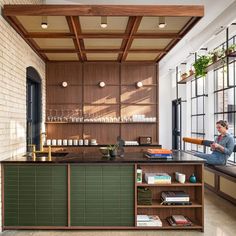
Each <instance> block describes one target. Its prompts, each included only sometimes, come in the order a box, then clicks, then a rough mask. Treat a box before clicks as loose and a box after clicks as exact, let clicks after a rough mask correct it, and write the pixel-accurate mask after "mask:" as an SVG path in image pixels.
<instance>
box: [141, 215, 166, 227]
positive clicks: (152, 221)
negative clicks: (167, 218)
mask: <svg viewBox="0 0 236 236" xmlns="http://www.w3.org/2000/svg"><path fill="white" fill-rule="evenodd" d="M137 226H152V227H162V221H161V219H160V218H159V216H157V215H137Z"/></svg>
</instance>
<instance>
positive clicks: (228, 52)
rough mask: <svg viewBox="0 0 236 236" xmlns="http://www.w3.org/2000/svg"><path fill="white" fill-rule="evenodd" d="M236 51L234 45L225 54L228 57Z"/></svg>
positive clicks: (235, 45)
mask: <svg viewBox="0 0 236 236" xmlns="http://www.w3.org/2000/svg"><path fill="white" fill-rule="evenodd" d="M235 50H236V44H232V45H230V46H229V47H228V48H227V49H226V50H225V54H226V55H230V54H231V53H233V52H234V51H235Z"/></svg>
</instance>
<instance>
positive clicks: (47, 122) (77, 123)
mask: <svg viewBox="0 0 236 236" xmlns="http://www.w3.org/2000/svg"><path fill="white" fill-rule="evenodd" d="M156 123H157V122H144V121H142V122H141V121H140V122H63V121H62V122H57V121H46V122H45V124H76V125H79V124H156Z"/></svg>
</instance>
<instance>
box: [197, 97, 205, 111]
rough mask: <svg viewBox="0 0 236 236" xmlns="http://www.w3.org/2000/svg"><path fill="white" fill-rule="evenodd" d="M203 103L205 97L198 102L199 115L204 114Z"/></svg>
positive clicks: (199, 98)
mask: <svg viewBox="0 0 236 236" xmlns="http://www.w3.org/2000/svg"><path fill="white" fill-rule="evenodd" d="M203 102H204V97H198V101H197V114H203V113H204V110H203Z"/></svg>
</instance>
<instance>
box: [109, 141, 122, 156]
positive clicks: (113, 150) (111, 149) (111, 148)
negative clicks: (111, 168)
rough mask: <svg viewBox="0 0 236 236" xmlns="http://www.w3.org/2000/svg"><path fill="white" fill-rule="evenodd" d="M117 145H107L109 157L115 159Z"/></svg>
mask: <svg viewBox="0 0 236 236" xmlns="http://www.w3.org/2000/svg"><path fill="white" fill-rule="evenodd" d="M118 146H119V145H118V144H114V145H109V146H108V147H107V149H108V150H109V154H110V156H111V157H116V156H117V149H118Z"/></svg>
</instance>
